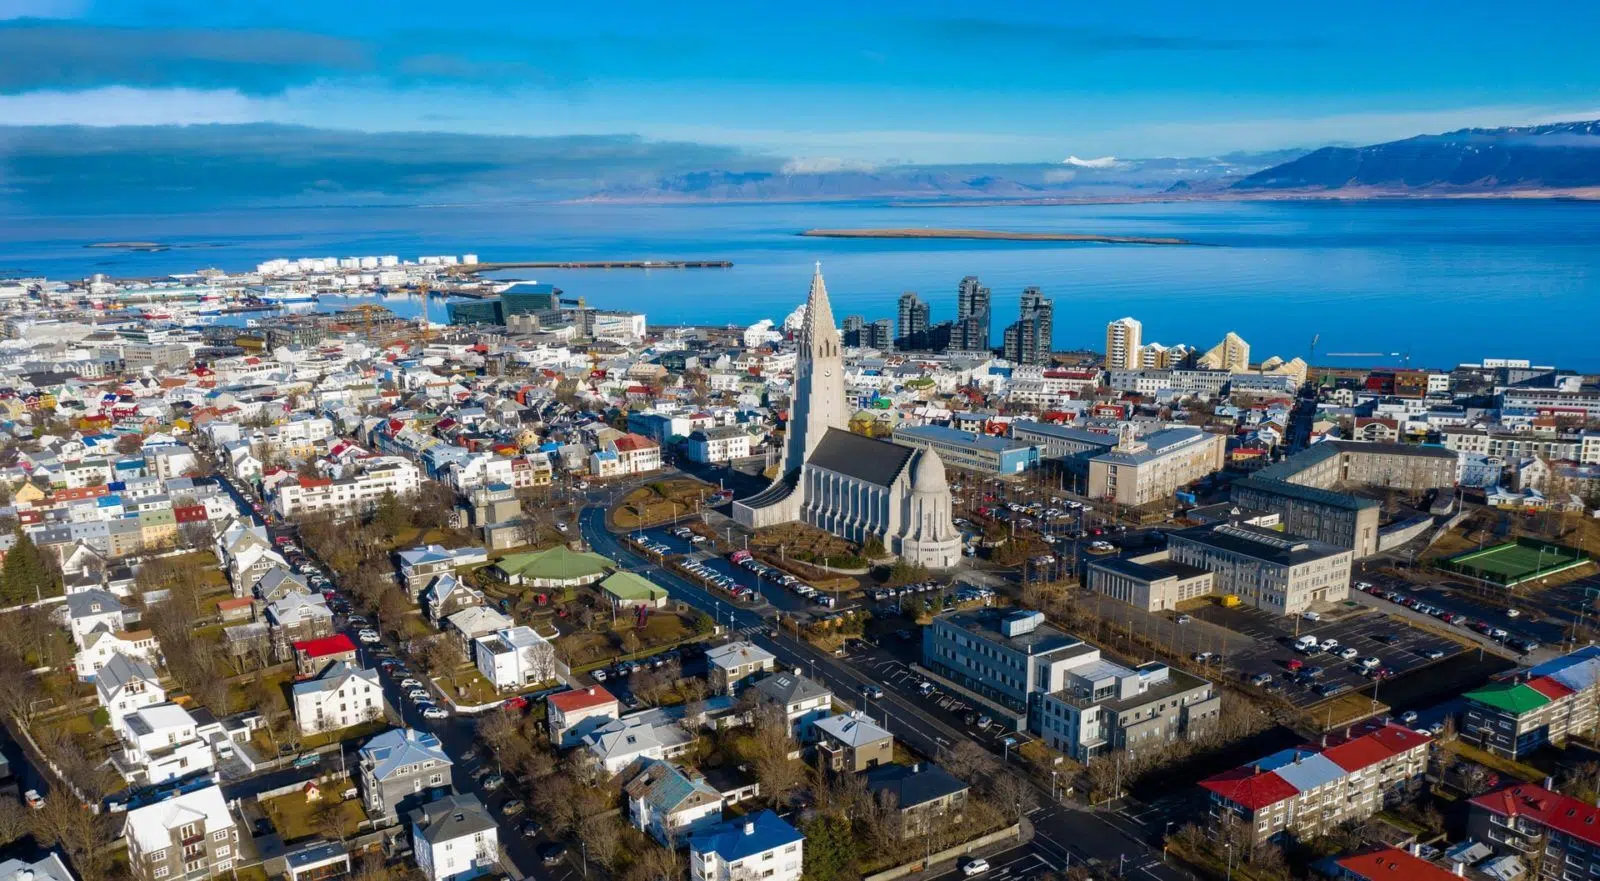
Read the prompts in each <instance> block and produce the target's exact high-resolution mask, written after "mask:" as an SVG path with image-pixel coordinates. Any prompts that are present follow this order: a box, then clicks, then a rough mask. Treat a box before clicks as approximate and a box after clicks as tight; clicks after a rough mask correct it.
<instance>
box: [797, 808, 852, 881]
mask: <svg viewBox="0 0 1600 881" xmlns="http://www.w3.org/2000/svg"><path fill="white" fill-rule="evenodd" d="M805 833H806V865H805V879H806V881H846V879H849V878H853V877H855V862H856V858H857V856H859V851H860V849H861V845H860V843H859V842H858V841H857V840H856V836H855V833H854V832H853V831H852V830H851V828H850V821H849V820H847V819H845V818H843V817H837V816H833V815H831V814H829V815H825V816H821V817H818V818H817V819H815V820H813V821H811V823H810V824H808V825H807V826H806V827H805Z"/></svg>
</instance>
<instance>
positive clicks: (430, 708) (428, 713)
mask: <svg viewBox="0 0 1600 881" xmlns="http://www.w3.org/2000/svg"><path fill="white" fill-rule="evenodd" d="M422 718H424V719H448V718H450V714H449V713H447V712H445V710H444V708H443V707H436V706H434V705H433V704H428V705H427V706H425V707H423V708H422Z"/></svg>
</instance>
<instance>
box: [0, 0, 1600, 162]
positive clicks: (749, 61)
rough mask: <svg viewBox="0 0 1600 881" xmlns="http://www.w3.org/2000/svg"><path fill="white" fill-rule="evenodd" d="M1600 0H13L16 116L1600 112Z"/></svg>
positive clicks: (873, 130)
mask: <svg viewBox="0 0 1600 881" xmlns="http://www.w3.org/2000/svg"><path fill="white" fill-rule="evenodd" d="M1596 33H1600V4H1594V3H1572V2H1570V0H1566V2H1559V3H1557V2H1546V0H1529V2H1523V3H1519V4H1515V5H1512V6H1507V5H1506V4H1504V3H1499V2H1497V3H1493V4H1491V3H1488V2H1478V0H1464V2H1456V3H1452V4H1448V5H1447V4H1441V3H1436V2H1431V0H1430V2H1414V0H1413V2H1408V0H1385V2H1374V0H1343V2H1341V3H1339V4H1336V5H1329V4H1312V3H1284V2H1281V0H1278V2H1271V3H1267V2H1254V0H1246V2H1233V3H1225V4H1214V3H1195V2H1164V3H1156V2H1143V3H1141V2H1124V3H1118V4H1101V5H1098V6H1096V5H1091V4H1067V3H1052V2H1039V0H1035V2H1007V0H994V2H984V3H975V2H964V3H956V2H939V0H922V2H898V0H889V2H870V3H861V2H838V0H819V2H811V3H805V4H781V5H780V4H761V3H749V2H738V3H735V2H705V3H694V2H683V3H661V2H631V0H621V2H604V3H570V2H569V3H563V2H550V0H543V2H538V0H535V2H527V0H523V2H515V3H513V2H506V3H472V2H458V3H440V2H438V0H384V2H378V0H317V2H314V3H313V2H305V0H289V2H280V3H275V4H270V3H257V2H248V0H207V2H191V0H115V2H93V0H0V120H4V121H5V122H8V123H11V124H14V125H20V124H58V123H76V124H90V125H133V124H184V123H203V122H278V123H294V124H301V125H308V126H317V127H326V128H345V129H353V130H359V131H368V132H372V131H416V130H428V131H446V132H458V133H475V134H520V135H574V134H583V135H618V134H633V135H639V136H642V137H644V138H646V139H661V140H672V141H689V142H697V143H702V144H714V145H720V146H729V147H733V148H737V149H741V150H746V151H750V152H752V153H759V154H762V155H768V156H777V157H783V158H785V159H786V160H788V161H790V162H791V163H793V167H797V168H807V167H817V168H827V167H837V166H846V167H850V166H854V165H858V164H881V163H891V162H913V163H945V162H1039V161H1059V160H1060V159H1062V158H1063V157H1065V156H1067V155H1069V154H1075V155H1078V156H1103V155H1118V156H1130V157H1144V156H1174V155H1214V154H1217V153H1222V152H1226V151H1230V150H1258V149H1272V148H1280V147H1294V146H1316V145H1320V144H1324V143H1329V142H1354V143H1368V142H1373V141H1379V140H1387V139H1392V138H1396V137H1404V136H1408V135H1411V134H1415V133H1419V132H1427V131H1441V130H1447V129H1451V128H1459V127H1462V126H1467V125H1502V124H1520V123H1531V122H1540V121H1553V120H1560V119H1574V118H1592V117H1595V116H1600V109H1597V108H1600V95H1597V90H1600V65H1597V64H1595V63H1594V62H1593V53H1592V46H1591V42H1592V39H1593V37H1594V35H1595V34H1596Z"/></svg>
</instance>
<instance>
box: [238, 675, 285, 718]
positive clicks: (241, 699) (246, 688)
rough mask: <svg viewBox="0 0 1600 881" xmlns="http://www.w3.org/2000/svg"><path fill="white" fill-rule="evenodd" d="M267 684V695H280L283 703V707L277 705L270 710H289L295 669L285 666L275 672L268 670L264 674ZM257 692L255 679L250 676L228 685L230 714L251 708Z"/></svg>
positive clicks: (263, 677)
mask: <svg viewBox="0 0 1600 881" xmlns="http://www.w3.org/2000/svg"><path fill="white" fill-rule="evenodd" d="M262 679H263V680H264V681H265V683H266V687H267V693H268V694H274V695H278V696H279V698H280V699H281V700H282V701H283V703H282V704H281V705H277V704H275V705H274V706H272V707H270V708H268V709H270V710H280V709H282V710H287V709H288V708H289V685H290V683H292V682H294V668H293V667H292V666H287V665H286V666H283V667H280V668H278V669H275V670H268V671H267V672H265V673H263V674H262ZM254 690H255V677H254V676H250V677H247V678H245V679H243V680H240V681H238V682H230V683H228V712H230V713H238V712H243V711H244V710H247V709H250V708H251V694H253V693H254Z"/></svg>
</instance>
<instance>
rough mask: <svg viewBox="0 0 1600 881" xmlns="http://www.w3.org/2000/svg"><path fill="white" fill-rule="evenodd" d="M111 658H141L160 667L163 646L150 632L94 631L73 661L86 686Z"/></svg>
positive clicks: (74, 667)
mask: <svg viewBox="0 0 1600 881" xmlns="http://www.w3.org/2000/svg"><path fill="white" fill-rule="evenodd" d="M112 655H126V656H127V657H130V658H138V659H139V660H141V661H144V662H146V663H148V664H151V665H152V666H153V665H156V664H159V663H161V644H160V643H159V642H156V635H155V634H154V633H152V632H150V631H148V630H119V631H116V632H111V631H109V630H94V631H91V632H90V633H89V635H88V636H86V637H84V641H83V648H82V649H80V650H79V651H78V653H77V654H76V655H74V656H73V658H72V666H73V669H75V670H77V671H78V678H79V679H82V680H84V681H85V682H87V681H89V680H92V679H94V677H95V674H96V673H98V672H99V671H100V668H101V667H104V666H105V665H106V664H107V663H108V662H109V661H110V660H111V656H112Z"/></svg>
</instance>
